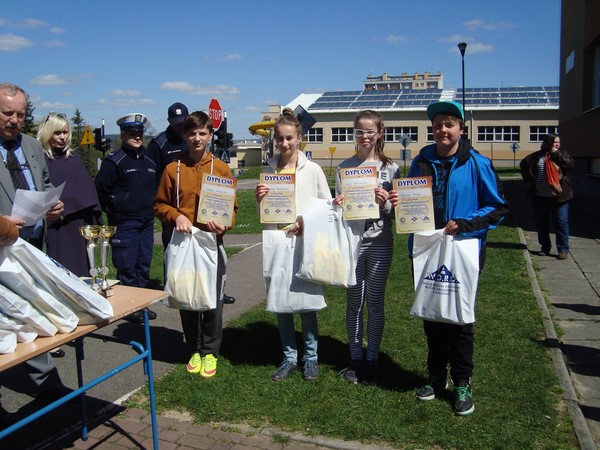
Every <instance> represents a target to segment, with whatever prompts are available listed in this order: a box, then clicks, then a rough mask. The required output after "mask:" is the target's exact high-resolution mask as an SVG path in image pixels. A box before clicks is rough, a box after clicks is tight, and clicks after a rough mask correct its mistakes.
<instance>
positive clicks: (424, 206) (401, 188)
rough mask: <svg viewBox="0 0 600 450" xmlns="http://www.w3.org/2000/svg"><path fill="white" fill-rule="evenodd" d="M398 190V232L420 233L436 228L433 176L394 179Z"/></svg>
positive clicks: (395, 188)
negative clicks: (432, 186) (432, 188)
mask: <svg viewBox="0 0 600 450" xmlns="http://www.w3.org/2000/svg"><path fill="white" fill-rule="evenodd" d="M393 183H394V190H395V191H397V192H398V197H399V199H398V200H399V201H398V205H397V206H396V208H395V213H396V233H398V234H403V233H418V232H421V231H433V230H435V220H434V217H433V192H432V190H431V177H414V178H398V179H396V180H393Z"/></svg>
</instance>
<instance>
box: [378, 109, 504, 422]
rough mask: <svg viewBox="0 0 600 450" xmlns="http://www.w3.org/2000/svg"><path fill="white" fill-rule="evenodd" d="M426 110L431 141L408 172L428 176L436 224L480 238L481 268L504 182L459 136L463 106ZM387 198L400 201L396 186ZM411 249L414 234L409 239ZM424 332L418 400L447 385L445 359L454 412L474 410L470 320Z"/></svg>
mask: <svg viewBox="0 0 600 450" xmlns="http://www.w3.org/2000/svg"><path fill="white" fill-rule="evenodd" d="M427 115H428V117H429V119H430V120H431V124H432V127H433V138H434V141H435V143H434V144H431V145H428V146H426V147H424V148H423V149H422V150H421V151H420V153H419V155H418V156H417V157H416V158H415V159H414V160H413V162H412V165H411V167H410V171H409V173H408V176H409V177H419V176H431V183H432V190H433V208H434V216H435V228H436V229H444V231H445V232H446V233H447V234H450V235H462V236H468V237H476V238H478V239H479V244H480V245H479V248H480V254H479V268H480V271H481V270H482V269H483V265H484V263H485V249H486V238H487V232H488V230H491V229H493V228H495V227H496V226H497V225H498V224H499V223H500V221H501V220H502V219H503V217H504V216H505V215H506V214H507V213H508V204H507V203H506V201H505V200H504V195H503V192H502V185H501V183H500V180H499V178H498V176H497V174H496V171H495V170H494V167H493V165H492V162H491V161H490V160H489V159H488V158H486V157H484V156H482V155H480V154H479V153H478V152H477V151H475V150H474V149H473V148H472V147H471V146H470V144H469V143H468V142H466V141H464V140H462V139H461V135H462V133H463V128H464V113H463V109H462V106H461V105H460V104H458V103H456V102H435V103H432V104H430V105H429V106H428V108H427ZM389 199H390V202H391V203H392V205H393V206H394V207H395V206H396V205H397V204H398V201H399V197H398V192H396V191H391V192H390V196H389ZM410 246H411V254H412V239H411V240H410ZM423 328H424V330H425V335H426V337H427V347H428V355H427V370H428V373H429V381H428V382H427V384H426V385H425V386H423V387H421V388H420V389H419V390H418V391H417V394H416V395H417V398H418V399H420V400H433V399H434V398H435V394H436V393H438V395H439V394H440V393H441V392H443V391H444V389H445V388H446V380H447V376H448V369H447V367H448V364H449V365H450V377H451V378H452V382H453V385H454V405H453V408H454V412H455V413H456V414H457V415H460V416H465V415H468V414H471V413H473V411H474V410H475V406H474V404H473V390H472V386H471V376H472V373H473V343H474V340H473V324H472V323H470V324H465V325H458V324H450V323H442V322H433V321H430V320H424V321H423Z"/></svg>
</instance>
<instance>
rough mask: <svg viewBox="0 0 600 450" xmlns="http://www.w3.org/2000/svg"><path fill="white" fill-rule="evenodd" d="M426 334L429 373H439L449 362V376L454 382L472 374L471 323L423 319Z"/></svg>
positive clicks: (472, 342)
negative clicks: (457, 323)
mask: <svg viewBox="0 0 600 450" xmlns="http://www.w3.org/2000/svg"><path fill="white" fill-rule="evenodd" d="M423 329H424V330H425V336H427V347H428V349H429V353H428V355H427V370H428V372H429V375H433V376H436V375H439V374H440V373H442V372H443V371H444V370H446V368H447V366H448V363H450V376H451V377H452V380H453V381H454V382H456V381H458V380H466V379H469V378H471V376H472V375H473V345H474V337H473V324H472V323H470V324H467V325H455V324H452V323H442V322H432V321H430V320H424V321H423Z"/></svg>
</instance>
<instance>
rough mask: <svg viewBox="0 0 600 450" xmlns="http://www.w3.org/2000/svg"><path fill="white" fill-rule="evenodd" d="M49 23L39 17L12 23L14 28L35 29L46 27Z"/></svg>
mask: <svg viewBox="0 0 600 450" xmlns="http://www.w3.org/2000/svg"><path fill="white" fill-rule="evenodd" d="M48 26H49V25H48V24H47V23H46V22H44V21H43V20H38V19H25V20H23V21H22V22H17V23H14V24H13V25H12V27H13V28H17V29H20V30H33V29H36V28H46V27H48Z"/></svg>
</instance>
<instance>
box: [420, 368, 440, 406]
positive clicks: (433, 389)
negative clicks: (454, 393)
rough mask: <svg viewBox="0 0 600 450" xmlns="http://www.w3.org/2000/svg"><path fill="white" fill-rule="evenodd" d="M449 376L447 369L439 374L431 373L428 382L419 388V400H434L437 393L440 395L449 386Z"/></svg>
mask: <svg viewBox="0 0 600 450" xmlns="http://www.w3.org/2000/svg"><path fill="white" fill-rule="evenodd" d="M447 377H448V371H447V370H444V371H443V372H442V373H440V374H438V375H429V381H427V384H426V385H425V386H423V387H421V388H419V390H417V393H416V396H417V398H418V399H419V400H433V399H434V398H435V394H438V395H440V394H441V393H442V392H444V390H445V389H446V388H447V387H448V383H447V382H446V379H447Z"/></svg>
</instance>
